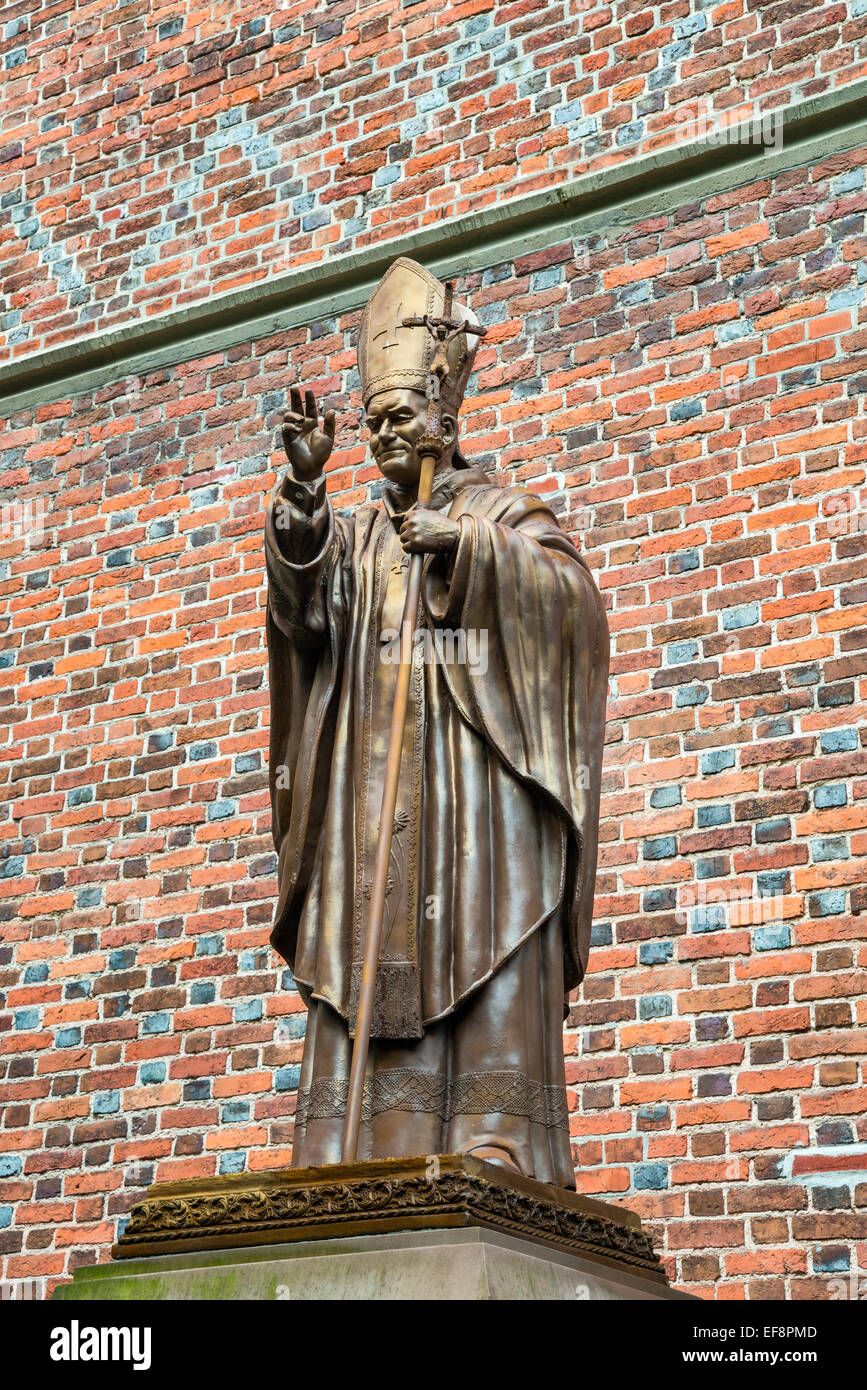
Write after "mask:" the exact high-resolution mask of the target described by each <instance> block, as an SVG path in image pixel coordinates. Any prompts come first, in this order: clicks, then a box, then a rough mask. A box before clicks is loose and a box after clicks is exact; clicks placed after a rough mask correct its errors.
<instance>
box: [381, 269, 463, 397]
mask: <svg viewBox="0 0 867 1390" xmlns="http://www.w3.org/2000/svg"><path fill="white" fill-rule="evenodd" d="M444 304H445V286H444V285H441V284H440V282H439V280H437V278H436V276H434V275H431V273H430V271H429V270H425V268H424V266H421V265H418V264H417V263H416V262H415V261H411V260H409V258H408V257H406V256H401V257H400V259H399V260H396V261H394V262H393V264H392V265H390V266H389V268H388V270H387V271H386V272H385V274H384V275H383V277H382V279H381V280H380V282H379V284H378V285H377V287H376V289H375V290H374V291H373V294H372V295H371V296H370V299H369V300H368V301H367V305H366V307H365V310H364V313H363V314H362V316H361V328H360V330H359V334H358V373H359V376H360V377H361V395H362V399H363V401H364V404H365V406H366V405H367V403H368V402H369V401H370V399H371V397H372V396H375V395H377V393H378V392H380V391H393V390H394V389H395V388H397V387H403V388H411V389H412V390H415V391H422V392H424V391H426V390H427V385H428V381H429V373H430V364H431V358H432V357H433V354H434V350H435V345H434V341H433V338H432V337H431V334H430V333H429V332H428V330H427V329H426V328H405V327H404V325H403V320H404V319H407V318H415V317H421V316H422V315H424V314H429V315H431V317H433V318H440V317H442V312H443V307H444ZM451 316H452V318H453V319H454V320H455V321H458V320H467V321H468V322H469V323H472V324H478V322H479V320H478V319H477V318H476V316H475V314H474V313H473V312H472V310H471V309H468V308H467V307H466V305H463V304H457V303H455V304H453V305H452V315H451ZM478 341H479V340H478V338H476V337H475V336H474V335H473V334H470V335H467V334H466V333H458V334H457V335H456V336H455V337H454V338H452V340H451V342H450V343H449V345H448V362H449V374H448V376H447V377H446V379H445V381H444V383H443V386H442V396H441V399H442V404H443V409H444V410H448V411H450V412H451V414H453V415H457V413H458V410H459V409H460V404H461V401H462V400H463V398H464V391H465V390H466V388H467V382H468V381H469V377H470V372H471V371H472V369H473V358H474V357H475V355H476V348H477V347H478Z"/></svg>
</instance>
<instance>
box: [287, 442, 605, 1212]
mask: <svg viewBox="0 0 867 1390" xmlns="http://www.w3.org/2000/svg"><path fill="white" fill-rule="evenodd" d="M382 496H383V506H381V507H360V508H358V509H356V510H355V511H354V512H353V514H352V515H351V516H348V517H344V516H337V515H335V513H334V512H333V510H332V508H331V505H330V502H329V501H328V499H327V497H326V496H325V494H324V483H323V482H322V480H320V481H319V483H318V484H302V483H299V482H298V481H297V480H295V479H293V478H291V476H290V477H287V478H284V480H283V481H282V483H280V484H279V485H278V487H277V489H276V490H275V492H274V494H273V496H272V498H271V500H270V503H269V506H268V510H267V516H266V556H267V569H268V586H269V601H268V624H267V626H268V645H269V660H270V681H271V745H270V784H271V800H272V815H273V830H274V841H275V845H276V849H277V854H278V882H279V894H278V900H277V906H276V911H275V919H274V928H273V932H272V937H271V939H272V943H273V944H274V946H275V947H276V949H277V950H278V951H279V952H280V953H281V955H282V956H283V957H284V959H285V960H286V961H287V962H288V963H289V965H290V966H291V968H292V970H293V973H294V976H295V979H296V982H297V985H298V988H299V990H300V991H301V994H302V997H303V999H304V1001H305V1003H306V1004H307V1007H308V1009H309V1019H308V1027H307V1037H306V1041H305V1047H304V1057H303V1061H302V1071H301V1083H300V1088H299V1093H298V1108H297V1115H296V1129H295V1147H294V1151H293V1163H294V1164H295V1165H296V1166H298V1165H304V1166H307V1165H311V1164H318V1163H332V1162H338V1161H339V1159H340V1135H341V1130H342V1122H343V1114H344V1111H345V1105H346V1093H347V1080H348V1075H349V1061H350V1054H351V1037H352V1033H353V1030H354V1024H355V1013H356V1009H357V1000H358V987H359V980H360V970H361V960H362V956H363V932H364V927H365V924H366V912H367V905H368V902H369V894H370V884H371V877H372V869H373V859H374V854H375V849H376V838H377V832H378V828H379V815H380V806H381V798H382V780H383V773H384V767H385V758H386V750H387V744H388V734H389V725H390V718H391V707H392V703H393V695H394V687H395V682H396V674H397V669H398V667H397V664H396V658H397V650H396V648H397V643H396V641H395V637H396V634H397V629H399V626H400V618H401V611H402V605H403V596H404V593H405V589H406V577H407V563H408V557H407V556H405V555H404V553H403V550H402V548H401V545H400V541H399V539H398V534H397V531H398V527H399V524H400V520H401V515H402V514H401V511H400V494H399V493H396V492H394V491H393V490H391V489H389V487H388V486H387V485H386V486H385V487H384V488H383V494H382ZM431 505H432V506H433V507H437V508H441V509H443V510H444V511H446V512H447V514H448V515H449V516H450V517H451V518H453V519H454V520H455V521H457V522H458V525H459V539H458V541H457V544H456V547H455V550H454V552H453V554H452V555H451V556H450V557H449V558H448V559H446V558H445V557H443V556H441V555H436V556H433V557H428V558H426V563H425V573H424V580H423V585H422V590H423V593H422V601H421V604H420V624H421V627H422V629H423V631H422V634H421V637H420V639H419V641H418V642H417V644H416V646H415V648H414V655H413V671H412V680H411V687H410V701H409V710H408V715H407V720H406V726H405V731H404V746H403V756H402V761H401V774H400V786H399V793H398V800H397V809H396V813H395V820H394V835H393V840H392V852H391V858H390V862H389V879H388V890H387V897H386V907H385V915H384V921H383V940H382V948H381V952H380V966H379V972H378V981H377V994H376V1004H375V1010H374V1021H373V1029H372V1042H371V1048H370V1058H369V1063H368V1071H367V1077H366V1083H365V1096H364V1108H363V1114H362V1128H361V1135H360V1141H359V1151H358V1152H359V1157H360V1158H364V1157H376V1158H379V1157H388V1156H395V1157H397V1156H405V1155H410V1154H431V1153H446V1152H456V1151H464V1152H467V1151H470V1150H472V1149H473V1148H474V1147H478V1146H480V1145H487V1144H496V1145H498V1146H500V1147H501V1148H504V1149H506V1150H507V1151H508V1152H509V1154H510V1155H511V1156H512V1159H513V1161H514V1162H515V1163H516V1164H517V1166H518V1167H519V1168H520V1169H521V1170H522V1171H523V1172H524V1173H526V1174H527V1175H528V1176H533V1177H536V1178H539V1179H541V1180H542V1181H548V1182H553V1183H556V1184H558V1185H561V1186H567V1187H573V1186H574V1177H573V1166H572V1162H571V1156H570V1148H569V1131H568V1115H567V1108H566V1092H565V1073H564V1062H563V1049H562V1022H563V1004H564V998H565V996H566V995H567V994H568V991H569V990H571V989H572V988H573V987H574V986H575V985H576V984H577V983H578V981H579V980H580V979H581V977H582V975H583V973H584V968H585V966H586V961H587V953H588V948H589V939H590V926H591V913H592V905H593V884H594V877H595V866H596V838H597V825H598V805H599V784H600V775H601V759H602V744H603V737H604V721H605V696H606V687H607V674H608V629H607V624H606V620H605V615H604V611H603V607H602V602H601V599H600V597H599V594H598V592H597V590H596V587H595V585H594V583H593V580H592V578H591V577H590V573H589V571H588V569H587V567H586V565H585V563H584V561H583V560H582V558H581V557H580V555H579V553H578V552H577V550H576V549H575V547H574V546H573V545H572V543H571V542H570V541H569V539H568V538H567V537H566V535H565V534H564V532H563V531H562V530H561V529H560V527H559V526H558V524H557V522H556V519H555V518H554V516H553V514H552V513H551V512H550V510H549V509H548V508H547V507H546V506H545V505H544V503H543V502H542V501H541V499H540V498H539V497H537V496H536V495H535V494H533V493H530V492H528V491H526V490H524V489H522V488H517V487H508V488H499V487H496V486H494V485H492V484H491V483H490V482H488V481H487V479H486V478H485V477H484V475H482V474H480V473H478V472H475V471H472V470H466V469H450V470H447V471H445V472H443V473H441V474H438V475H437V477H436V481H435V488H434V495H433V499H432V502H431Z"/></svg>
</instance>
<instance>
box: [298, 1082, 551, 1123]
mask: <svg viewBox="0 0 867 1390" xmlns="http://www.w3.org/2000/svg"><path fill="white" fill-rule="evenodd" d="M348 1093H349V1081H348V1079H347V1078H345V1077H336V1078H332V1077H320V1078H317V1080H315V1081H314V1082H313V1084H312V1086H309V1087H304V1088H301V1089H299V1091H298V1102H297V1111H296V1119H295V1122H296V1124H298V1125H306V1124H307V1122H308V1121H309V1120H336V1119H339V1118H342V1117H343V1116H344V1115H345V1114H346V1101H347V1095H348ZM390 1110H408V1111H416V1112H417V1111H423V1112H425V1113H428V1114H434V1115H439V1117H440V1119H441V1120H443V1121H444V1122H447V1121H449V1120H452V1119H454V1118H455V1117H456V1116H458V1115H520V1116H522V1117H523V1118H525V1119H528V1120H530V1121H531V1122H532V1123H533V1124H539V1125H544V1126H545V1128H546V1129H568V1127H569V1107H568V1103H567V1100H566V1088H565V1086H543V1085H542V1083H541V1082H540V1081H534V1080H533V1078H532V1077H529V1076H527V1075H526V1073H525V1072H521V1071H469V1072H463V1073H460V1074H459V1075H457V1076H453V1077H452V1078H451V1079H450V1080H447V1079H446V1078H445V1077H443V1076H440V1074H439V1073H438V1072H433V1071H422V1070H420V1069H416V1068H415V1067H391V1068H387V1069H385V1070H383V1071H378V1072H375V1073H374V1075H373V1077H372V1078H370V1077H368V1078H367V1079H366V1080H365V1083H364V1099H363V1102H362V1112H361V1113H362V1118H363V1119H365V1120H370V1119H372V1118H373V1117H374V1116H375V1115H382V1114H385V1113H387V1112H388V1111H390Z"/></svg>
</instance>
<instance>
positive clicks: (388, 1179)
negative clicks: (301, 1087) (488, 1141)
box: [54, 1154, 687, 1300]
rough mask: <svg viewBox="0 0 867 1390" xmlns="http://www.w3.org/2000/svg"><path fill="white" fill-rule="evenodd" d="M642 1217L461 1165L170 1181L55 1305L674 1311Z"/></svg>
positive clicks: (407, 1164)
mask: <svg viewBox="0 0 867 1390" xmlns="http://www.w3.org/2000/svg"><path fill="white" fill-rule="evenodd" d="M684 1297H687V1295H684V1294H680V1293H678V1292H676V1291H675V1290H672V1289H670V1288H669V1285H668V1281H667V1279H666V1277H665V1274H664V1272H663V1270H662V1267H661V1266H660V1264H659V1260H658V1259H657V1257H656V1255H655V1254H654V1251H653V1247H652V1245H651V1242H650V1238H649V1236H648V1235H647V1234H646V1233H645V1231H644V1230H643V1229H642V1226H641V1221H640V1220H639V1218H638V1217H637V1216H636V1215H635V1214H634V1213H632V1212H629V1211H623V1210H620V1209H618V1208H617V1207H612V1206H608V1205H607V1204H606V1203H603V1202H596V1201H593V1200H592V1199H590V1198H587V1197H581V1196H578V1195H577V1194H576V1193H570V1192H567V1191H565V1190H561V1189H559V1188H554V1187H550V1186H548V1185H547V1184H545V1183H539V1182H534V1181H532V1180H531V1179H529V1178H522V1177H520V1176H518V1175H517V1174H515V1173H511V1172H508V1171H507V1170H506V1169H504V1168H500V1167H497V1166H496V1165H494V1164H490V1163H483V1162H480V1161H479V1160H477V1159H474V1158H471V1157H467V1156H466V1155H462V1154H448V1155H440V1156H435V1157H430V1158H423V1157H422V1158H409V1159H382V1160H377V1161H375V1162H367V1163H353V1164H335V1165H330V1166H327V1167H321V1168H296V1169H286V1170H283V1171H280V1172H266V1173H262V1174H252V1173H247V1174H243V1175H241V1176H239V1177H223V1178H207V1179H194V1180H191V1181H187V1182H177V1183H157V1184H155V1185H154V1186H153V1187H151V1188H149V1190H148V1193H147V1196H146V1198H145V1200H144V1201H143V1202H140V1203H139V1204H138V1205H137V1206H136V1207H134V1208H133V1211H132V1215H131V1217H130V1220H129V1224H128V1226H127V1228H126V1231H125V1232H124V1234H123V1236H122V1237H121V1239H120V1241H119V1243H118V1244H117V1245H116V1246H115V1247H114V1249H113V1251H112V1261H111V1263H110V1264H107V1265H99V1266H96V1267H93V1268H89V1269H79V1270H77V1271H76V1274H75V1278H74V1280H73V1282H72V1283H71V1284H64V1285H61V1286H60V1287H59V1288H57V1289H56V1290H55V1293H54V1298H55V1299H63V1300H69V1299H72V1300H79V1299H88V1300H92V1299H97V1300H99V1299H137V1298H143V1299H275V1298H277V1299H302V1300H305V1299H328V1298H339V1299H365V1298H377V1299H672V1298H684Z"/></svg>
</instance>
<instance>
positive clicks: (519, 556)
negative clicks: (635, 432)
mask: <svg viewBox="0 0 867 1390" xmlns="http://www.w3.org/2000/svg"><path fill="white" fill-rule="evenodd" d="M459 527H460V536H459V540H458V542H457V546H456V548H455V551H454V553H453V555H452V558H451V561H450V562H449V564H448V565H446V564H445V563H444V562H443V561H442V560H440V559H439V557H437V558H436V559H434V560H433V561H432V562H430V563H429V565H428V568H427V573H426V578H425V584H424V601H425V606H426V609H427V613H428V617H429V620H430V621H431V622H432V623H433V624H435V625H438V626H440V627H442V628H445V629H462V630H463V631H464V632H470V631H475V632H482V631H484V632H486V633H487V643H488V650H487V664H486V667H485V669H484V670H482V668H481V665H479V664H478V663H476V665H470V664H468V663H462V662H460V661H457V660H449V659H447V653H448V652H449V650H450V649H449V647H448V646H447V645H444V647H443V651H444V653H445V654H446V655H444V657H443V660H442V665H443V669H444V673H445V677H446V681H447V683H448V686H449V689H450V691H451V694H452V698H453V699H454V700H455V702H456V704H457V706H458V709H459V710H460V712H461V714H462V716H463V717H464V719H465V720H466V721H467V723H468V724H469V725H470V726H471V727H472V728H473V729H474V730H475V731H476V732H477V733H479V734H481V735H482V737H484V738H485V739H486V740H487V742H488V744H489V745H490V747H491V748H492V749H494V750H495V751H496V752H497V754H498V755H499V756H500V757H501V758H502V759H503V761H504V763H505V764H506V766H507V767H508V768H509V769H510V770H511V772H512V773H513V774H514V775H515V776H516V777H518V778H520V779H521V780H522V781H523V782H524V783H526V784H528V785H530V786H531V787H533V788H535V789H537V790H538V791H539V792H540V793H541V794H542V795H544V796H547V797H549V798H551V799H552V800H553V801H554V802H555V804H556V805H557V807H558V808H559V810H560V811H561V813H562V815H563V816H564V818H565V820H566V823H567V825H568V827H569V831H570V841H571V855H570V857H571V874H570V882H569V886H568V887H567V890H566V891H567V902H566V907H567V910H568V924H569V931H568V945H569V949H568V951H567V959H566V965H567V971H566V986H567V988H568V989H572V988H574V986H575V985H576V984H578V983H579V981H580V980H581V978H582V977H583V975H584V970H585V968H586V965H587V956H588V952H589V948H590V930H591V925H592V916H593V890H594V883H595V877H596V850H597V837H598V820H599V795H600V783H601V775H602V751H603V742H604V737H605V702H606V695H607V687H608V659H609V638H608V624H607V621H606V617H605V611H604V608H603V605H602V599H601V597H600V595H599V592H598V590H597V588H596V585H595V584H594V582H593V579H592V577H591V575H590V571H589V570H588V569H587V566H586V564H585V562H584V561H583V559H582V558H581V556H580V554H579V552H578V551H577V550H576V548H575V547H574V545H573V544H572V543H571V541H570V540H569V539H568V537H567V536H566V535H565V533H564V532H563V531H562V530H561V528H560V527H559V525H558V524H557V521H556V519H555V517H554V515H553V513H552V512H551V511H550V510H549V509H548V508H547V507H546V506H545V505H544V503H543V502H542V501H541V500H540V499H539V498H538V497H536V496H535V495H534V494H533V493H529V492H527V491H525V490H524V489H520V488H510V489H504V490H503V491H502V492H501V493H500V494H499V496H498V498H497V500H496V503H495V505H494V507H493V508H491V509H486V514H482V515H480V514H478V513H477V511H476V510H475V509H474V510H473V511H470V510H469V509H468V510H466V511H465V512H464V513H463V515H461V516H460V518H459ZM451 650H452V651H454V648H452V649H451Z"/></svg>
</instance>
